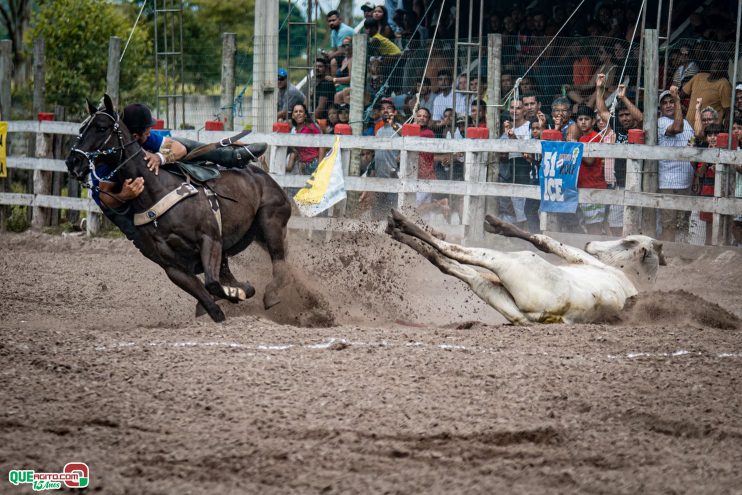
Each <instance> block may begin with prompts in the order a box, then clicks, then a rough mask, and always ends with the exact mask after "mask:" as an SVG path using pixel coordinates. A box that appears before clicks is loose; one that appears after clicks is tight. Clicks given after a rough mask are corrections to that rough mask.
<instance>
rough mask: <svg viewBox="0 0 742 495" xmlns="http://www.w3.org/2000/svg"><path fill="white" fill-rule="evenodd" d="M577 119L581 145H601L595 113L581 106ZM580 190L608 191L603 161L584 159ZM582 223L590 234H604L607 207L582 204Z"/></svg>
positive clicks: (581, 168)
mask: <svg viewBox="0 0 742 495" xmlns="http://www.w3.org/2000/svg"><path fill="white" fill-rule="evenodd" d="M575 116H576V118H577V122H576V123H577V129H578V130H579V132H580V137H579V139H578V141H579V142H581V143H599V142H600V138H601V136H600V134H598V133H597V132H595V131H594V130H593V126H594V125H595V111H594V110H593V109H592V108H590V107H588V106H586V105H580V106H579V107H578V108H577V113H576V114H575ZM577 187H578V188H583V187H584V188H591V189H607V188H608V184H607V183H606V181H605V175H604V172H603V159H602V158H598V157H594V158H587V157H584V156H583V157H582V165H580V174H579V176H578V177H577ZM580 215H581V217H582V218H581V223H582V225H583V226H584V228H585V230H586V231H587V233H588V234H597V235H600V234H602V233H603V222H604V221H605V206H604V205H600V204H585V203H580Z"/></svg>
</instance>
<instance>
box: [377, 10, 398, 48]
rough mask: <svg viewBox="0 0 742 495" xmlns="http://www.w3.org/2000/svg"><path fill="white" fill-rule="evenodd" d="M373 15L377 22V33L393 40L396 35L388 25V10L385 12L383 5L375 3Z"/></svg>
mask: <svg viewBox="0 0 742 495" xmlns="http://www.w3.org/2000/svg"><path fill="white" fill-rule="evenodd" d="M372 15H373V17H374V19H376V21H377V22H378V23H379V34H381V35H382V36H386V37H387V38H389V39H390V40H392V41H394V40H395V39H396V35H395V34H394V30H393V29H392V27H391V26H390V25H389V12H387V10H386V7H384V6H383V5H377V6H376V7H375V8H374V12H373V14H372Z"/></svg>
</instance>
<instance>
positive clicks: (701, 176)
mask: <svg viewBox="0 0 742 495" xmlns="http://www.w3.org/2000/svg"><path fill="white" fill-rule="evenodd" d="M721 132H723V129H722V128H721V125H719V124H714V123H711V124H709V125H707V126H706V127H705V128H704V131H703V141H701V142H700V143H699V147H702V148H716V147H717V146H716V143H717V138H718V136H719V133H721ZM695 168H696V169H695V175H694V176H693V186H692V187H691V190H692V191H693V193H695V194H698V195H700V196H712V197H713V195H714V177H715V176H716V171H715V170H714V164H713V163H702V162H699V163H697V164H696V167H695ZM699 218H700V220H701V221H702V222H706V245H707V246H710V245H711V234H712V232H713V228H712V226H711V223H712V222H713V219H714V216H713V214H712V213H711V212H708V211H702V212H701V213H700V214H699Z"/></svg>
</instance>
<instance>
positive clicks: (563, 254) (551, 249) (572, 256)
mask: <svg viewBox="0 0 742 495" xmlns="http://www.w3.org/2000/svg"><path fill="white" fill-rule="evenodd" d="M484 230H486V231H487V232H489V233H490V234H499V235H502V236H505V237H515V238H517V239H523V240H524V241H528V242H530V243H531V244H533V245H534V246H535V247H536V248H537V249H539V250H541V251H543V252H545V253H551V254H554V255H556V256H559V257H560V258H562V259H564V260H566V261H568V262H569V263H585V264H598V265H602V263H601V262H600V261H598V260H596V259H595V258H594V257H593V256H591V255H589V254H588V253H586V252H585V251H583V250H582V249H578V248H576V247H573V246H569V245H567V244H564V243H562V242H559V241H557V240H555V239H552V238H551V237H549V236H548V235H543V234H531V233H530V232H526V231H525V230H523V229H520V228H518V227H516V226H515V225H513V224H512V223H508V222H504V221H502V220H500V219H499V218H497V217H494V216H492V215H487V216H486V217H485V222H484Z"/></svg>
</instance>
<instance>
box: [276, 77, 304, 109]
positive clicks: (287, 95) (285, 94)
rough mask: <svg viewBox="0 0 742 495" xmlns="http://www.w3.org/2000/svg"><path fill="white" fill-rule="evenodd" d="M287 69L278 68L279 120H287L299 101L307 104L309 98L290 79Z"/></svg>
mask: <svg viewBox="0 0 742 495" xmlns="http://www.w3.org/2000/svg"><path fill="white" fill-rule="evenodd" d="M288 77H289V75H288V73H287V72H286V69H284V68H283V67H281V68H280V69H278V83H277V86H278V116H277V118H278V120H286V119H288V118H289V117H290V115H289V112H290V111H291V109H293V108H294V105H296V104H297V103H301V104H305V103H306V101H307V99H306V97H305V96H304V93H302V92H301V91H299V90H298V89H297V87H296V86H294V85H293V84H291V83H290V82H289V81H288Z"/></svg>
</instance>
